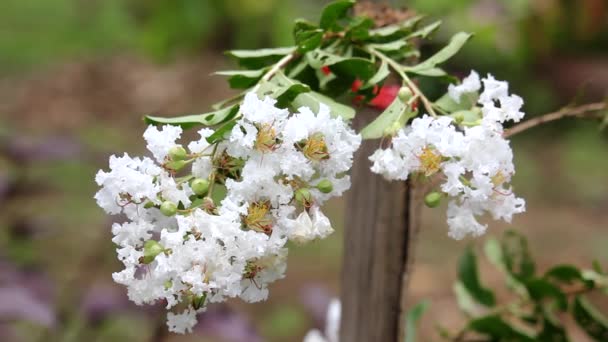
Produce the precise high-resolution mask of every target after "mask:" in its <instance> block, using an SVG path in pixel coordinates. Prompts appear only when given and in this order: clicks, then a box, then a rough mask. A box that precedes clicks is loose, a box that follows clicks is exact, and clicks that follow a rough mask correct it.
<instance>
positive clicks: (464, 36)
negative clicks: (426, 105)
mask: <svg viewBox="0 0 608 342" xmlns="http://www.w3.org/2000/svg"><path fill="white" fill-rule="evenodd" d="M471 37H472V34H470V33H466V32H458V33H456V34H455V35H454V36H453V37H452V39H450V42H449V43H448V45H446V46H445V47H444V48H443V49H441V50H439V51H438V52H437V53H436V54H434V55H433V56H431V57H429V58H428V59H427V60H425V61H424V62H422V63H420V64H418V65H415V66H412V67H405V68H404V70H405V71H406V72H420V71H421V70H424V69H432V68H434V67H435V66H436V65H437V64H441V63H443V62H445V61H447V60H448V59H450V58H451V57H452V56H454V55H455V54H456V53H457V52H458V51H459V50H460V49H461V48H462V46H463V45H464V44H465V43H466V42H467V41H468V40H469V39H470V38H471Z"/></svg>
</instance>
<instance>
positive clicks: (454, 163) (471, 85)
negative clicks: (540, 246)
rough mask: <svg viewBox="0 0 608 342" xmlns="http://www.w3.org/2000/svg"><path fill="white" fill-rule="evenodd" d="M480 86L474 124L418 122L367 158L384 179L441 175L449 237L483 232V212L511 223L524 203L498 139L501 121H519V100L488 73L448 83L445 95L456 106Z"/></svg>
mask: <svg viewBox="0 0 608 342" xmlns="http://www.w3.org/2000/svg"><path fill="white" fill-rule="evenodd" d="M482 82H483V91H482V92H481V94H480V95H479V98H478V100H477V102H478V104H479V105H480V107H475V108H472V109H471V111H469V113H468V114H469V115H470V114H475V113H476V112H478V113H479V115H480V117H479V118H478V119H477V120H474V121H473V122H467V123H466V125H465V124H463V120H464V118H463V117H458V116H455V117H450V116H438V117H431V116H427V115H425V116H423V117H421V118H416V119H414V120H413V122H412V123H411V126H408V127H406V128H404V129H402V130H401V131H399V132H398V134H397V135H396V136H395V137H394V138H393V139H392V146H391V148H388V149H379V150H377V151H376V152H375V153H374V154H373V155H372V156H371V157H370V160H371V161H373V166H372V171H373V172H375V173H379V174H382V175H384V176H385V177H386V178H387V179H399V180H406V179H408V177H410V176H412V175H414V174H419V175H421V176H423V177H431V176H433V175H435V174H441V175H442V177H443V178H442V180H443V182H442V183H441V191H442V193H443V194H444V195H446V196H449V197H450V202H449V205H448V212H447V217H448V218H447V222H448V226H449V235H450V236H451V237H453V238H455V239H461V238H463V237H465V236H466V235H468V234H470V235H474V236H478V235H480V234H483V233H484V232H485V230H486V228H487V225H484V224H481V223H479V222H478V220H477V217H478V216H481V215H483V214H485V213H489V214H491V216H492V217H493V218H494V219H495V220H499V219H502V220H505V221H507V222H510V221H511V218H512V216H513V215H514V214H517V213H521V212H523V211H524V210H525V201H524V200H523V199H522V198H518V197H516V196H515V195H514V194H513V192H512V191H511V187H510V186H509V182H510V180H511V177H512V175H513V174H514V173H515V169H514V166H513V151H512V150H511V147H510V146H509V142H508V141H507V140H506V139H505V138H503V136H502V134H503V123H504V122H506V121H509V120H512V121H514V122H518V121H519V120H521V119H522V118H523V116H524V113H522V112H521V111H520V109H521V106H522V105H523V101H522V99H521V98H520V97H519V96H517V95H509V94H508V83H507V82H504V81H497V80H495V79H494V77H492V76H491V75H488V77H486V78H484V79H482V80H480V79H479V75H478V74H477V73H476V72H472V73H471V74H470V75H469V76H468V77H467V78H465V79H464V80H463V82H462V84H460V85H450V87H449V89H448V93H449V95H450V97H451V98H452V99H453V100H454V101H455V102H456V103H459V102H460V101H461V97H463V96H469V97H477V92H478V91H479V90H480V89H481V83H482ZM458 115H459V114H458ZM463 115H464V114H463ZM433 195H437V197H436V198H431V200H432V201H434V200H438V199H439V196H438V194H436V193H434V194H433ZM431 205H432V204H431Z"/></svg>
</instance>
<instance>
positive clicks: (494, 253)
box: [484, 238, 528, 297]
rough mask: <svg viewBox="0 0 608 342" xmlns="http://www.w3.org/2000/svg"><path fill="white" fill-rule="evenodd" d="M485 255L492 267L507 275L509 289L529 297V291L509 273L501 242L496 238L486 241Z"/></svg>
mask: <svg viewBox="0 0 608 342" xmlns="http://www.w3.org/2000/svg"><path fill="white" fill-rule="evenodd" d="M484 253H485V255H486V258H488V260H489V261H490V263H492V265H494V266H495V267H496V268H498V269H499V270H501V271H502V272H504V273H505V274H506V278H507V279H506V283H507V287H508V288H509V289H511V290H513V291H514V292H515V293H516V294H518V295H520V296H522V297H523V296H527V295H528V290H527V289H526V287H525V286H524V285H523V284H522V283H521V282H519V281H518V280H517V279H515V278H513V276H512V275H511V274H510V273H509V272H508V271H507V266H506V265H505V261H504V257H503V254H502V246H501V244H500V241H498V240H497V239H495V238H489V239H488V240H486V243H485V244H484Z"/></svg>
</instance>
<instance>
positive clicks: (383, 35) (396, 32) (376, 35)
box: [369, 15, 424, 43]
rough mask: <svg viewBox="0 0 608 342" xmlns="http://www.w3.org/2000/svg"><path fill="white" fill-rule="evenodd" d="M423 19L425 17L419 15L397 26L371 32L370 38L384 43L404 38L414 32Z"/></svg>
mask: <svg viewBox="0 0 608 342" xmlns="http://www.w3.org/2000/svg"><path fill="white" fill-rule="evenodd" d="M422 18H424V16H421V15H418V16H414V17H412V18H409V19H406V20H404V21H402V22H400V23H397V24H393V25H388V26H384V27H381V28H377V29H373V30H370V31H369V34H370V38H371V39H372V40H374V41H377V42H384V43H385V42H390V41H393V40H396V39H399V38H403V37H405V36H407V35H408V34H410V33H411V32H412V29H414V27H415V26H416V25H417V24H418V23H419V22H420V20H422Z"/></svg>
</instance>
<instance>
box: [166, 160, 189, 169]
mask: <svg viewBox="0 0 608 342" xmlns="http://www.w3.org/2000/svg"><path fill="white" fill-rule="evenodd" d="M186 164H188V162H187V161H185V160H175V161H170V162H167V163H165V164H164V167H165V169H168V170H172V171H179V170H181V169H182V168H184V166H186Z"/></svg>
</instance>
